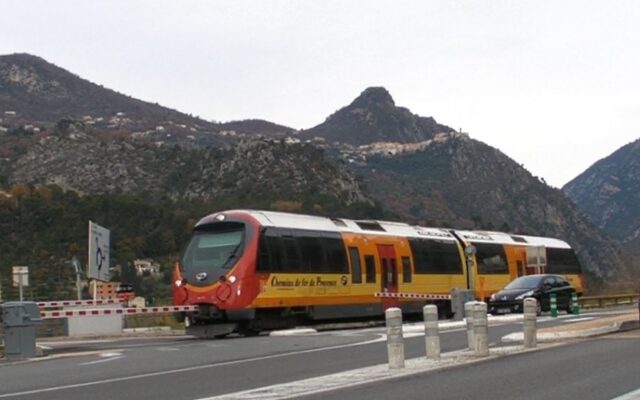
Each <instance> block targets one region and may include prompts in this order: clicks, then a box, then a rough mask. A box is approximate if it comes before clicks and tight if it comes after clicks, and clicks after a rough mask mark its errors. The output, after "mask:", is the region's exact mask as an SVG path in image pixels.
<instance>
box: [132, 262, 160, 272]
mask: <svg viewBox="0 0 640 400" xmlns="http://www.w3.org/2000/svg"><path fill="white" fill-rule="evenodd" d="M133 267H134V268H135V269H136V275H138V276H144V275H149V276H155V275H158V274H159V273H160V264H158V263H156V262H153V261H152V260H134V261H133Z"/></svg>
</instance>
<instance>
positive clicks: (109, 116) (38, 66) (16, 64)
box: [0, 54, 215, 131]
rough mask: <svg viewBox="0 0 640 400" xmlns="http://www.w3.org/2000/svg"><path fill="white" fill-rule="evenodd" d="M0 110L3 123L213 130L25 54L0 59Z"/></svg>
mask: <svg viewBox="0 0 640 400" xmlns="http://www.w3.org/2000/svg"><path fill="white" fill-rule="evenodd" d="M0 110H3V111H4V114H5V119H6V122H8V123H10V122H12V120H13V121H17V122H28V123H29V124H34V125H40V124H44V125H52V124H55V123H57V122H58V121H59V120H61V119H65V118H71V119H77V120H83V119H84V120H85V122H90V123H91V124H92V125H96V126H103V127H111V128H116V127H117V128H124V129H129V130H146V129H155V127H156V126H159V125H163V124H166V125H168V124H169V121H172V122H173V123H174V124H176V125H186V126H188V127H194V128H195V127H196V126H197V127H198V130H202V131H214V130H215V129H214V127H213V125H212V124H211V123H209V122H207V121H204V120H201V119H199V118H193V117H190V116H188V115H186V114H183V113H180V112H178V111H175V110H172V109H169V108H166V107H162V106H159V105H157V104H152V103H148V102H145V101H141V100H137V99H134V98H132V97H130V96H126V95H123V94H120V93H118V92H115V91H113V90H110V89H107V88H104V87H102V86H99V85H96V84H94V83H92V82H89V81H87V80H85V79H82V78H80V77H78V76H77V75H74V74H72V73H70V72H69V71H66V70H64V69H62V68H60V67H57V66H55V65H53V64H51V63H49V62H47V61H45V60H43V59H42V58H39V57H36V56H32V55H30V54H11V55H6V56H0ZM9 116H11V118H9ZM187 130H188V129H187Z"/></svg>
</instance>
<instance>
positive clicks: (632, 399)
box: [611, 388, 640, 400]
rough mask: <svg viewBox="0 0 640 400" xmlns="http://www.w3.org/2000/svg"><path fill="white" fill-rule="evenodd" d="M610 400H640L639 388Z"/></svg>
mask: <svg viewBox="0 0 640 400" xmlns="http://www.w3.org/2000/svg"><path fill="white" fill-rule="evenodd" d="M611 400H640V388H638V389H636V390H634V391H633V392H629V393H627V394H623V395H622V396H619V397H616V398H615V399H611Z"/></svg>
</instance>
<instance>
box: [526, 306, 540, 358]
mask: <svg viewBox="0 0 640 400" xmlns="http://www.w3.org/2000/svg"><path fill="white" fill-rule="evenodd" d="M537 308H538V301H537V300H536V299H534V298H531V297H529V298H526V299H524V306H523V309H524V347H525V348H533V347H536V346H537V345H538V340H537V326H536V324H537V318H538V316H537V315H536V314H537V312H536V311H537Z"/></svg>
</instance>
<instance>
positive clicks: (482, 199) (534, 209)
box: [350, 133, 623, 277]
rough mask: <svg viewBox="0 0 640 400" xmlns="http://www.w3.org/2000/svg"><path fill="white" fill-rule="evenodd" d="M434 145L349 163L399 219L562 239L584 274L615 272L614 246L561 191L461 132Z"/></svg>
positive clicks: (617, 263)
mask: <svg viewBox="0 0 640 400" xmlns="http://www.w3.org/2000/svg"><path fill="white" fill-rule="evenodd" d="M437 139H438V140H431V141H427V142H426V143H424V144H423V145H422V146H421V147H418V148H417V149H416V150H413V151H405V152H397V153H393V152H392V153H389V152H383V153H377V154H370V155H369V156H367V157H366V160H364V161H360V162H354V163H351V164H350V165H351V166H352V168H353V170H354V172H355V173H356V174H358V175H360V176H362V177H363V179H364V182H365V184H366V185H367V187H368V188H370V190H371V191H372V193H373V195H374V197H375V198H376V199H378V200H379V201H380V202H381V203H382V204H383V205H385V206H386V207H388V208H390V209H392V210H394V211H395V212H396V213H398V214H399V215H400V217H401V218H402V219H404V220H407V221H413V222H415V223H419V224H425V225H431V226H449V227H457V228H469V229H487V230H501V231H506V232H513V233H522V234H529V235H542V236H552V237H558V238H562V239H564V240H566V241H567V242H569V243H570V244H571V245H572V246H573V247H574V248H575V249H576V251H577V252H578V255H579V257H580V259H581V260H582V262H583V264H584V266H585V268H586V269H587V270H588V271H589V272H590V273H591V274H592V275H595V276H598V277H611V276H614V275H615V274H616V272H617V271H618V269H619V268H620V266H621V265H622V264H623V260H622V259H621V257H620V255H619V253H620V249H619V246H618V245H617V244H616V243H614V242H612V241H611V240H609V239H608V238H607V237H606V236H604V235H603V234H602V233H601V232H600V231H599V230H598V229H596V228H595V227H593V226H592V225H591V224H590V223H589V222H587V221H586V220H585V219H584V218H583V217H582V216H581V215H580V213H579V212H578V210H577V209H576V208H575V206H574V205H573V204H572V203H571V201H569V199H567V197H566V196H565V195H564V194H563V193H562V192H561V191H559V190H557V189H553V188H551V187H549V186H548V185H546V184H545V183H543V182H541V181H540V180H538V179H537V178H535V177H534V176H532V175H531V174H530V173H529V172H528V171H526V170H525V169H524V168H523V167H521V166H520V165H519V164H518V163H516V162H515V161H513V160H512V159H510V158H509V157H507V156H506V155H505V154H503V153H502V152H500V151H499V150H497V149H495V148H493V147H490V146H488V145H486V144H484V143H482V142H479V141H477V140H473V139H470V138H469V137H468V136H467V135H465V134H460V133H451V134H443V135H440V136H439V137H438V138H437Z"/></svg>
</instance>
